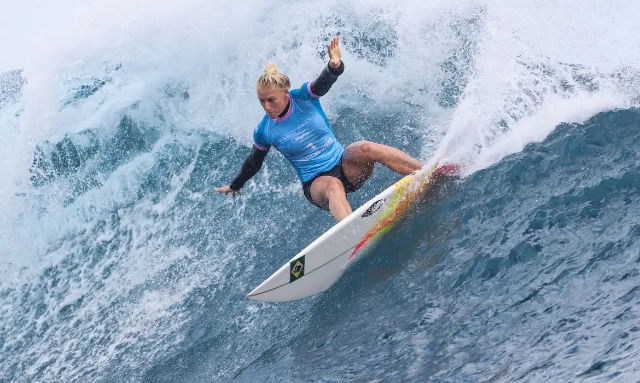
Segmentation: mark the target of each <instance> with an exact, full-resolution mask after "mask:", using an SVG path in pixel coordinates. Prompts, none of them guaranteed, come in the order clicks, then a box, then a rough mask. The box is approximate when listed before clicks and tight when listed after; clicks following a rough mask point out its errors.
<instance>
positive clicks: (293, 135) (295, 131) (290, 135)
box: [276, 117, 311, 146]
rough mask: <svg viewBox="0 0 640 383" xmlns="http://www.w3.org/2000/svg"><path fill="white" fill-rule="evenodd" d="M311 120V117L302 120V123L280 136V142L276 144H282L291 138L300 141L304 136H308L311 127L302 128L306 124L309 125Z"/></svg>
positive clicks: (295, 141)
mask: <svg viewBox="0 0 640 383" xmlns="http://www.w3.org/2000/svg"><path fill="white" fill-rule="evenodd" d="M310 122H311V117H309V118H307V119H306V120H304V121H302V123H301V124H300V125H298V126H296V128H295V129H293V130H292V131H291V132H289V133H287V134H285V135H284V136H282V137H280V139H279V140H278V142H277V143H276V146H279V145H282V144H284V143H285V142H287V141H289V140H293V142H294V143H298V142H300V141H302V138H304V137H306V136H308V135H309V133H311V132H310V131H309V129H305V130H302V131H301V129H302V128H304V127H305V126H307V125H309V123H310Z"/></svg>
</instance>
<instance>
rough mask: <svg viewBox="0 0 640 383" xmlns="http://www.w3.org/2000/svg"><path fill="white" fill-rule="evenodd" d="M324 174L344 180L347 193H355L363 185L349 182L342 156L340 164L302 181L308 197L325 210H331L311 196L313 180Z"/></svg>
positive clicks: (305, 194)
mask: <svg viewBox="0 0 640 383" xmlns="http://www.w3.org/2000/svg"><path fill="white" fill-rule="evenodd" d="M322 176H329V177H334V178H337V179H339V180H340V182H342V186H344V191H346V192H347V194H348V193H353V192H354V191H356V190H358V189H360V187H361V186H362V185H360V186H357V187H356V186H355V185H354V184H352V183H351V182H349V180H348V179H347V176H346V175H345V174H344V170H343V169H342V158H340V161H338V164H337V165H336V166H334V167H333V168H331V169H330V170H327V171H326V172H322V173H318V174H316V175H315V176H314V177H313V178H312V179H310V180H309V181H306V182H303V183H302V191H303V192H304V196H305V197H306V198H307V200H308V201H309V202H311V203H312V204H313V205H315V206H317V207H319V208H320V209H323V210H329V209H325V208H324V207H322V206H320V205H318V204H317V203H315V201H314V200H313V198H311V184H312V183H313V181H315V180H316V178H318V177H322Z"/></svg>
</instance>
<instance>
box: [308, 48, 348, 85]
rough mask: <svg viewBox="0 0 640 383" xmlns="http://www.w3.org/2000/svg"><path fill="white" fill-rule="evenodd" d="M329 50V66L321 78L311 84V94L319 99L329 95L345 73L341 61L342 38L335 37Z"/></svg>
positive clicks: (321, 74)
mask: <svg viewBox="0 0 640 383" xmlns="http://www.w3.org/2000/svg"><path fill="white" fill-rule="evenodd" d="M327 50H328V52H329V65H327V66H326V67H324V69H323V70H322V73H320V76H318V78H317V79H315V80H313V81H312V82H311V84H310V88H311V92H312V93H313V95H314V96H317V97H321V96H324V95H325V94H327V93H328V92H329V89H331V85H333V83H334V82H336V80H337V79H338V76H340V75H341V74H342V72H344V64H343V63H342V60H341V57H342V53H341V52H340V38H339V37H334V38H333V39H331V44H329V46H328V47H327Z"/></svg>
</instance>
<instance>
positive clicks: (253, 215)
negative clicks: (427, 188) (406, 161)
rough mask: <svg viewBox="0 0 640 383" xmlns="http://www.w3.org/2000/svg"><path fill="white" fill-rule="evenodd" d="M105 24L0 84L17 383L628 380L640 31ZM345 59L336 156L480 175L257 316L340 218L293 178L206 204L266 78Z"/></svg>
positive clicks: (87, 28) (587, 20) (407, 23)
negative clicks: (264, 290) (260, 297)
mask: <svg viewBox="0 0 640 383" xmlns="http://www.w3.org/2000/svg"><path fill="white" fill-rule="evenodd" d="M114 5H115V6H114ZM95 7H96V10H99V11H100V12H98V13H99V16H100V17H98V16H97V15H96V12H95V10H94V11H93V12H89V13H88V14H87V20H86V24H85V23H81V24H79V25H77V30H76V29H73V31H71V30H70V31H56V32H55V33H54V32H52V33H51V35H50V36H46V37H43V39H45V41H46V42H47V44H48V46H51V47H54V48H55V49H53V50H49V49H47V50H45V49H41V51H38V50H37V49H36V53H38V52H40V56H38V54H36V55H35V58H33V59H32V60H31V61H28V65H26V66H25V67H24V69H23V70H17V71H10V72H5V73H3V74H0V129H1V132H2V133H1V134H0V151H1V152H2V153H3V156H2V158H0V161H1V162H2V163H1V164H0V188H1V189H2V190H1V191H2V195H3V199H2V201H1V202H0V211H1V212H2V216H3V220H2V221H1V222H0V249H2V256H1V257H0V329H1V331H0V351H1V352H0V381H7V382H31V381H39V382H61V381H65V382H73V381H78V382H80V381H83V382H84V381H95V382H122V381H127V382H129V381H131V382H212V381H214V382H257V381H274V382H275V381H277V382H281V381H291V382H308V381H313V382H352V381H377V382H399V381H402V382H404V381H406V382H426V381H432V382H443V381H445V382H476V381H495V382H511V381H516V380H520V381H525V382H537V381H601V380H612V381H624V382H627V381H629V382H633V381H636V380H637V379H638V376H639V374H640V371H638V364H637V360H638V356H639V351H638V349H637V344H638V342H639V336H640V335H639V331H638V330H639V328H638V315H639V314H640V312H639V310H640V296H639V291H640V283H639V282H638V281H639V279H638V276H639V275H640V274H639V266H638V264H639V262H640V243H639V242H638V233H639V230H640V229H639V228H640V219H639V218H638V217H639V216H640V215H639V214H638V207H637V206H638V202H639V199H640V160H639V158H640V156H639V149H638V148H640V133H639V130H638V126H640V110H639V109H638V100H639V95H640V91H639V90H640V77H639V72H638V70H639V69H640V60H638V58H639V56H638V53H637V49H636V50H633V49H628V48H629V47H630V46H633V44H634V41H635V43H637V42H638V41H637V38H636V37H635V36H640V33H638V32H640V31H638V26H637V23H636V22H635V21H634V16H632V15H635V14H636V13H634V12H635V8H637V4H635V3H634V2H623V1H621V2H617V3H615V4H608V5H606V7H605V5H602V4H600V3H598V2H593V4H588V6H584V7H581V8H576V7H575V6H573V5H570V4H569V5H566V4H565V5H558V4H546V3H533V2H522V3H520V4H517V5H514V4H513V3H512V2H508V3H507V2H501V1H493V2H491V1H489V2H466V3H461V4H453V5H452V4H448V3H447V2H437V1H435V2H415V3H407V4H405V5H404V6H403V7H398V6H397V5H394V4H388V3H383V2H367V3H360V2H357V1H347V2H335V3H326V4H324V3H323V4H314V3H301V2H285V3H283V4H281V5H273V4H270V3H268V2H264V3H261V2H259V3H256V4H255V5H254V6H252V7H251V8H249V7H246V6H243V5H234V4H223V3H221V2H219V3H214V4H206V3H204V2H202V3H201V2H198V1H192V2H187V3H184V4H181V5H166V7H157V6H155V5H153V6H152V5H150V4H146V3H144V2H131V3H126V4H125V3H123V4H120V3H118V2H112V3H106V2H105V3H99V4H98V5H95ZM327 7H329V8H327ZM327 9H332V11H331V12H330V13H327V11H326V10H327ZM318 15H322V16H318ZM211 20H215V22H211ZM79 32H82V33H79ZM337 33H340V34H341V36H342V41H343V46H344V48H343V51H344V61H345V64H346V71H345V74H344V76H342V77H341V78H340V80H339V82H338V83H337V84H336V85H335V87H334V88H333V89H332V91H331V92H330V94H329V95H327V96H326V97H325V98H323V100H322V102H323V105H324V107H325V110H326V111H327V115H328V118H329V120H330V122H331V124H332V126H333V128H334V130H335V133H336V136H337V138H338V139H339V140H340V141H341V142H343V143H345V144H349V143H351V142H354V141H357V140H361V139H368V140H372V141H376V142H381V143H385V144H387V145H392V146H396V147H399V148H402V149H403V150H405V151H407V152H409V153H410V154H412V155H414V156H416V157H419V158H421V159H422V160H423V161H425V162H428V161H430V160H431V159H432V158H434V157H445V158H447V159H448V160H449V161H452V162H458V163H461V164H462V165H463V174H462V177H460V178H457V179H451V180H448V181H446V182H443V183H442V184H440V185H438V187H437V188H436V190H434V192H433V194H432V196H431V197H430V198H429V200H427V201H425V202H424V203H423V204H422V205H421V206H419V208H418V210H417V211H416V212H415V214H413V215H412V216H411V217H410V218H409V219H407V220H406V221H405V222H404V223H403V224H402V225H400V226H399V227H398V228H397V229H396V230H395V231H394V233H393V235H392V236H390V237H388V238H386V240H385V241H383V242H382V243H381V244H380V245H379V246H378V247H377V248H375V249H374V250H373V251H372V252H371V253H370V254H368V255H367V256H366V257H365V258H363V259H362V261H361V262H359V263H358V264H357V265H356V266H355V267H354V268H352V269H350V270H349V271H348V272H347V273H346V275H345V276H344V277H343V278H342V279H341V280H340V281H339V282H338V283H337V284H336V285H335V286H334V287H332V288H331V289H330V290H329V291H327V292H326V293H323V294H320V295H318V296H316V297H312V298H309V299H305V300H302V301H297V302H292V303H285V304H263V303H259V302H254V301H249V300H247V299H246V298H245V295H246V293H248V292H249V291H250V290H251V289H253V288H254V287H255V286H257V285H258V284H259V283H260V282H262V281H263V280H264V279H265V278H267V277H268V276H269V275H271V273H272V272H274V271H275V270H277V269H278V268H279V267H280V266H281V265H282V264H283V263H284V262H285V261H287V260H288V259H290V258H291V256H292V255H294V254H296V253H297V252H298V251H300V249H302V248H303V247H305V246H306V245H307V244H308V243H310V242H311V241H313V240H314V239H315V238H317V237H318V236H319V235H320V234H322V233H323V232H324V231H326V230H327V229H328V228H329V227H331V225H332V218H331V216H330V215H329V214H327V213H326V212H323V211H321V210H319V209H316V208H315V207H313V206H311V205H310V204H308V203H307V202H306V200H305V199H304V196H303V195H302V191H301V188H300V184H299V181H298V180H297V178H296V175H295V171H294V170H293V168H292V167H291V166H290V165H289V164H288V163H287V162H286V160H285V159H284V158H283V157H282V156H281V155H279V154H278V153H275V152H273V153H270V154H269V156H268V157H267V160H266V163H265V166H264V167H263V169H262V170H261V171H260V173H259V174H258V175H257V176H256V177H255V179H254V180H253V181H252V182H250V183H249V184H247V186H246V187H245V189H244V190H243V192H244V193H243V196H242V197H241V198H240V199H235V200H234V199H232V198H230V197H226V198H225V197H224V196H222V195H219V194H217V193H215V192H214V188H215V187H218V186H222V185H224V184H226V183H228V182H229V180H230V179H231V178H232V177H233V176H234V175H235V174H236V172H237V170H238V168H239V166H240V164H241V163H242V161H243V160H244V158H245V156H246V155H247V153H248V150H249V147H250V145H251V131H252V130H253V128H254V127H255V125H256V124H257V123H258V122H259V119H260V118H261V116H262V113H261V109H260V106H259V104H258V102H257V101H256V100H255V95H254V94H253V92H254V90H253V87H254V81H255V77H256V75H257V74H258V73H259V72H260V70H261V68H262V66H263V65H264V63H265V61H266V60H274V61H276V62H277V63H278V65H279V66H280V68H281V70H283V71H285V72H286V73H288V74H289V75H290V76H291V78H292V81H293V83H294V84H298V83H300V84H301V83H302V82H304V81H307V80H308V79H310V78H313V77H314V76H315V75H316V74H317V73H318V72H319V70H320V69H321V68H322V65H324V62H325V57H324V55H323V53H322V52H323V48H322V44H323V42H324V41H325V40H327V39H328V37H329V36H331V35H333V34H337ZM586 36H588V38H587V37H586ZM634 39H635V40H634ZM397 179H398V176H397V175H395V174H393V173H392V172H391V171H388V170H386V169H383V168H377V170H376V172H375V174H374V176H373V177H372V178H371V179H370V180H369V181H368V182H367V184H366V185H365V187H363V189H361V190H360V191H359V192H357V193H354V194H353V195H350V197H349V198H350V201H351V203H352V204H353V205H354V206H359V205H360V204H362V203H364V202H365V201H367V200H368V199H369V198H372V197H373V196H374V195H375V194H377V193H379V192H380V191H381V190H383V189H384V188H385V187H386V186H388V185H389V184H390V183H392V182H394V181H395V180H397Z"/></svg>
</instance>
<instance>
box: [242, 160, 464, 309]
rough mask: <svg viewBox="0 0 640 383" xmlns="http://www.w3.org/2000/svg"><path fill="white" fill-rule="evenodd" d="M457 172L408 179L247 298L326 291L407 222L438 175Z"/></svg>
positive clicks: (427, 171)
mask: <svg viewBox="0 0 640 383" xmlns="http://www.w3.org/2000/svg"><path fill="white" fill-rule="evenodd" d="M458 170H459V167H458V166H457V165H453V164H451V165H438V164H437V163H436V164H435V165H433V166H430V167H427V166H425V167H423V168H422V169H420V170H419V171H417V172H415V173H412V174H410V175H407V176H405V177H404V178H402V179H401V180H400V181H398V182H396V183H395V184H393V185H391V186H390V187H389V188H387V189H386V190H384V191H383V192H382V193H380V194H378V195H377V196H375V197H374V198H372V199H371V200H370V201H369V202H367V203H365V204H364V205H362V206H361V207H360V208H358V209H357V210H355V211H354V212H353V213H351V214H350V215H349V216H348V217H346V218H345V219H343V220H342V221H340V222H338V223H337V224H336V225H335V226H333V227H332V228H331V229H329V230H328V231H327V232H325V233H324V234H322V235H321V236H320V237H318V239H316V240H315V241H313V242H312V243H311V244H310V245H309V246H307V247H306V248H304V249H303V250H302V251H301V252H299V253H298V254H296V255H295V256H294V257H293V258H292V259H291V260H290V261H289V262H287V263H285V264H284V265H283V266H282V267H281V268H280V269H279V270H278V271H276V272H275V273H273V274H272V275H271V276H270V277H269V278H267V279H266V280H265V281H264V282H262V283H261V284H260V285H259V286H258V287H256V288H255V289H254V290H253V291H251V292H250V293H249V294H248V295H247V297H248V298H249V299H253V300H257V301H263V302H288V301H293V300H296V299H302V298H306V297H310V296H312V295H315V294H318V293H321V292H323V291H325V290H327V289H328V288H330V287H331V286H332V285H333V284H334V283H335V282H336V281H337V280H338V279H339V278H340V276H342V274H343V273H344V272H345V270H346V269H347V268H348V267H349V266H350V265H351V264H353V263H354V262H355V261H356V260H357V259H358V258H359V257H360V256H361V255H363V254H364V253H365V252H366V250H367V249H368V248H371V246H372V245H373V244H374V243H376V242H377V241H378V240H379V239H380V237H381V236H382V235H383V234H384V233H386V232H388V231H389V230H391V229H392V228H393V227H394V226H395V225H396V224H397V223H398V222H399V221H400V220H401V219H402V217H403V216H404V215H405V214H406V213H407V210H408V208H409V206H410V205H411V204H412V203H413V202H414V201H416V200H417V199H419V198H420V196H421V194H422V193H423V192H424V190H425V189H426V188H427V187H428V186H429V185H430V183H431V182H432V181H433V180H434V178H435V177H436V176H437V175H445V174H455V173H457V172H458Z"/></svg>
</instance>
